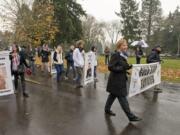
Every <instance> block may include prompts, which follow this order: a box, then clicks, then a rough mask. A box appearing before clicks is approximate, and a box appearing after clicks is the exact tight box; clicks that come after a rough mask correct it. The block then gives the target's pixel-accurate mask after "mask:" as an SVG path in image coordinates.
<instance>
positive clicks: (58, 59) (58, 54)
mask: <svg viewBox="0 0 180 135" xmlns="http://www.w3.org/2000/svg"><path fill="white" fill-rule="evenodd" d="M53 60H54V64H55V68H56V72H57V82H59V81H60V77H61V74H62V72H63V50H62V47H61V46H60V45H58V46H57V49H56V51H55V52H54V56H53Z"/></svg>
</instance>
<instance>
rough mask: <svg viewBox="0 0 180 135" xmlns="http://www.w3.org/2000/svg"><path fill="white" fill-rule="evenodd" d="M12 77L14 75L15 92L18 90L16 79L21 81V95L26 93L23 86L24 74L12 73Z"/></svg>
mask: <svg viewBox="0 0 180 135" xmlns="http://www.w3.org/2000/svg"><path fill="white" fill-rule="evenodd" d="M13 75H14V86H15V90H18V79H19V78H20V79H21V87H22V91H23V93H26V84H25V76H24V73H18V72H17V71H13Z"/></svg>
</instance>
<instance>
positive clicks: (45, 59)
mask: <svg viewBox="0 0 180 135" xmlns="http://www.w3.org/2000/svg"><path fill="white" fill-rule="evenodd" d="M49 55H50V51H49V47H48V45H47V44H45V45H43V49H42V51H41V58H42V69H41V70H42V72H44V71H45V72H47V73H49V74H50V69H49Z"/></svg>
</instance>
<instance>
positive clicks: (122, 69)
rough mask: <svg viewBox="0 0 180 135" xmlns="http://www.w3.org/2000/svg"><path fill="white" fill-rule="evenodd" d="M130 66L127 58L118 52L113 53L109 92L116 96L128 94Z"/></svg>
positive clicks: (108, 85)
mask: <svg viewBox="0 0 180 135" xmlns="http://www.w3.org/2000/svg"><path fill="white" fill-rule="evenodd" d="M131 67H132V66H130V65H129V64H128V62H127V60H126V59H125V58H124V57H122V56H121V55H120V53H119V52H116V53H114V54H113V55H112V57H111V60H110V63H109V65H108V69H109V71H110V75H109V79H108V84H107V92H109V93H111V94H113V95H115V96H127V94H128V92H127V85H126V82H127V70H129V69H130V68H131Z"/></svg>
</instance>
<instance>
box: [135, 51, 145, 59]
mask: <svg viewBox="0 0 180 135" xmlns="http://www.w3.org/2000/svg"><path fill="white" fill-rule="evenodd" d="M135 54H136V58H141V57H142V56H143V51H142V50H139V51H136V52H135Z"/></svg>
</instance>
